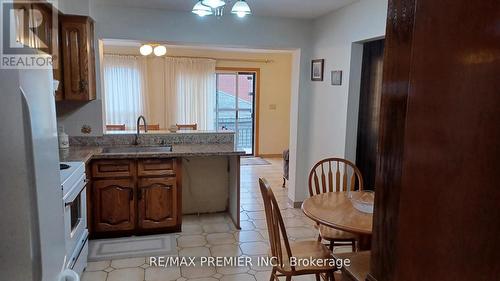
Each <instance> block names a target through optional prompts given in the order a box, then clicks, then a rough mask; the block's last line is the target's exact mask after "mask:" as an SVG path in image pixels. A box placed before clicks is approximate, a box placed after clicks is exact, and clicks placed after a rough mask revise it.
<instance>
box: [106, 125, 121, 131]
mask: <svg viewBox="0 0 500 281" xmlns="http://www.w3.org/2000/svg"><path fill="white" fill-rule="evenodd" d="M106 131H125V124H121V125H106Z"/></svg>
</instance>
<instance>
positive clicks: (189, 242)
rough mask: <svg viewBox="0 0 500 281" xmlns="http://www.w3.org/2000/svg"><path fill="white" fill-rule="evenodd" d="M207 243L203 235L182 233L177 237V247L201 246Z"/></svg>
mask: <svg viewBox="0 0 500 281" xmlns="http://www.w3.org/2000/svg"><path fill="white" fill-rule="evenodd" d="M205 244H207V240H206V239H205V236H203V235H182V236H181V237H179V238H177V247H181V248H186V247H199V246H203V245H205Z"/></svg>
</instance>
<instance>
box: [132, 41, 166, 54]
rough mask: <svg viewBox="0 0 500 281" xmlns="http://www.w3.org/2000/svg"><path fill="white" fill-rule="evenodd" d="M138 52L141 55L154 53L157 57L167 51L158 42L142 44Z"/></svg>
mask: <svg viewBox="0 0 500 281" xmlns="http://www.w3.org/2000/svg"><path fill="white" fill-rule="evenodd" d="M139 52H140V53H141V55H143V56H149V55H151V54H154V55H155V56H157V57H161V56H164V55H165V54H166V53H167V48H166V47H165V46H163V45H160V44H144V45H142V46H141V47H140V48H139Z"/></svg>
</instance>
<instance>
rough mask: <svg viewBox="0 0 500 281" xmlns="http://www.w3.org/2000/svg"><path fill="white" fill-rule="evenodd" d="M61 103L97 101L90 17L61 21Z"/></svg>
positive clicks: (74, 16) (62, 19)
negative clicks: (62, 78)
mask: <svg viewBox="0 0 500 281" xmlns="http://www.w3.org/2000/svg"><path fill="white" fill-rule="evenodd" d="M60 22H61V24H60V26H61V40H60V44H61V45H62V61H63V69H64V71H63V73H64V75H63V77H64V99H65V100H73V101H90V100H94V99H95V97H96V90H95V88H96V86H95V52H94V21H93V20H92V19H91V18H90V17H86V16H76V15H63V16H61V17H60Z"/></svg>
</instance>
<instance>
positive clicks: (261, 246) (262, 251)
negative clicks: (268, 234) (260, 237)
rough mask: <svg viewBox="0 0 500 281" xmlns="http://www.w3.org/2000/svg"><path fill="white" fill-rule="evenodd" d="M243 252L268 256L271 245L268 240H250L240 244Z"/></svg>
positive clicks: (250, 254) (249, 254)
mask: <svg viewBox="0 0 500 281" xmlns="http://www.w3.org/2000/svg"><path fill="white" fill-rule="evenodd" d="M240 248H241V251H242V252H243V254H245V255H248V256H257V255H258V256H267V254H268V253H269V246H268V244H267V243H266V242H248V243H241V244H240Z"/></svg>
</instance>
